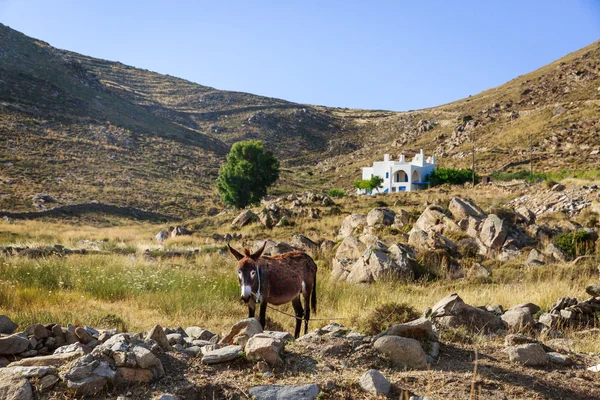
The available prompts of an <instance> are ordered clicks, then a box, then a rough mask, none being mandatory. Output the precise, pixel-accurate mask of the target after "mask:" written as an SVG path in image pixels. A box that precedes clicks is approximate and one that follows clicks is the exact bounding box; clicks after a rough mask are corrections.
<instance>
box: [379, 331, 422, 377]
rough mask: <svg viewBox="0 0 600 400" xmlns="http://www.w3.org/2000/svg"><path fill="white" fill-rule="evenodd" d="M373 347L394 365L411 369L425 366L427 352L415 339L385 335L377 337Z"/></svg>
mask: <svg viewBox="0 0 600 400" xmlns="http://www.w3.org/2000/svg"><path fill="white" fill-rule="evenodd" d="M373 347H374V348H375V350H377V351H378V352H380V353H383V354H385V355H386V356H388V357H389V358H390V360H391V361H392V363H394V365H396V366H399V367H404V368H411V369H423V368H425V367H426V366H427V354H425V351H424V350H423V347H421V343H420V342H419V341H418V340H416V339H410V338H405V337H401V336H391V335H386V336H382V337H380V338H379V339H377V340H376V341H375V344H374V345H373Z"/></svg>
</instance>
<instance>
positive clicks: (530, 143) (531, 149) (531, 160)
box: [529, 135, 533, 181]
mask: <svg viewBox="0 0 600 400" xmlns="http://www.w3.org/2000/svg"><path fill="white" fill-rule="evenodd" d="M529 180H530V181H533V144H532V141H531V135H529Z"/></svg>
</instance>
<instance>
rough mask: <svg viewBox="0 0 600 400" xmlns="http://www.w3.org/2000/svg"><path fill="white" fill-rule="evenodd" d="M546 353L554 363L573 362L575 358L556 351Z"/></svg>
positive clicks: (568, 363)
mask: <svg viewBox="0 0 600 400" xmlns="http://www.w3.org/2000/svg"><path fill="white" fill-rule="evenodd" d="M546 355H547V356H548V359H549V360H550V362H552V363H554V364H558V365H571V364H573V360H572V359H571V357H569V356H567V355H564V354H560V353H556V352H550V353H546Z"/></svg>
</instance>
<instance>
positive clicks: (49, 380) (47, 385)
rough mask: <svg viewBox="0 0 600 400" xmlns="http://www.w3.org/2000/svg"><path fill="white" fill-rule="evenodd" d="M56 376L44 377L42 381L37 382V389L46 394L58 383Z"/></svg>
mask: <svg viewBox="0 0 600 400" xmlns="http://www.w3.org/2000/svg"><path fill="white" fill-rule="evenodd" d="M58 380H59V379H58V376H55V375H46V376H44V377H43V378H42V379H40V380H39V381H38V385H37V386H38V389H39V391H41V392H47V391H48V390H50V389H52V388H53V387H54V385H56V383H57V382H58Z"/></svg>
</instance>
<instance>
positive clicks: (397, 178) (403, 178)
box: [394, 171, 408, 182]
mask: <svg viewBox="0 0 600 400" xmlns="http://www.w3.org/2000/svg"><path fill="white" fill-rule="evenodd" d="M394 182H408V175H406V172H404V171H396V173H395V174H394Z"/></svg>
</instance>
